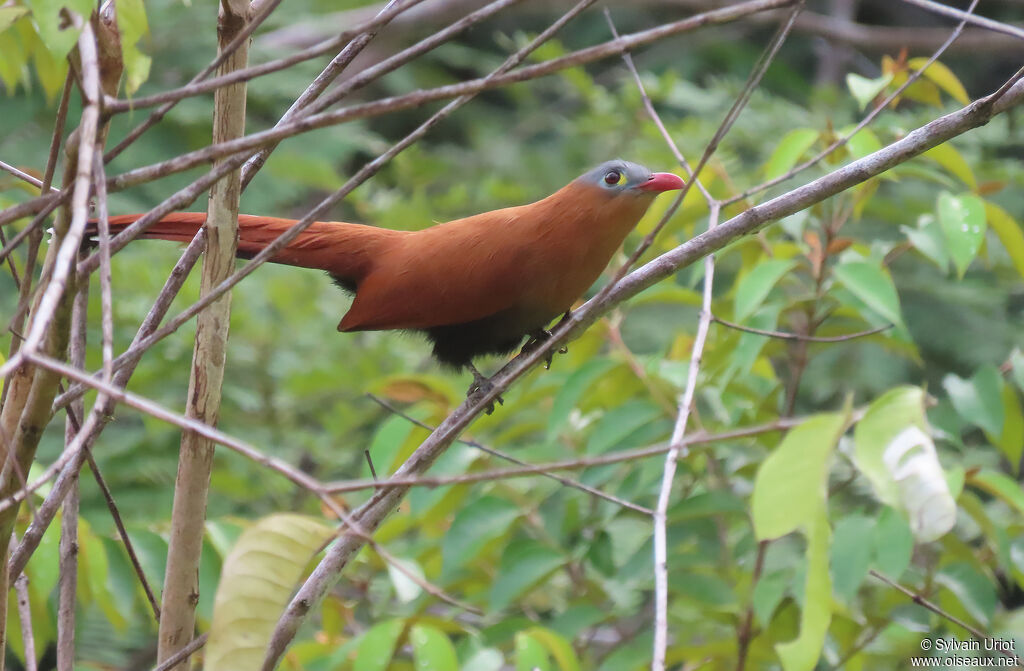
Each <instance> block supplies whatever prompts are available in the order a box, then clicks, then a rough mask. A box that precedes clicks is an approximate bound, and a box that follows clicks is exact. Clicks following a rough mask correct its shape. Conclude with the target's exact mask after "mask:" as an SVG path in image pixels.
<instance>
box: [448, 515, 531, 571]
mask: <svg viewBox="0 0 1024 671" xmlns="http://www.w3.org/2000/svg"><path fill="white" fill-rule="evenodd" d="M522 514H523V512H522V510H521V509H520V508H519V506H517V505H516V504H515V503H512V502H511V501H508V500H506V499H499V498H497V497H493V496H483V497H481V498H479V499H477V500H475V501H472V502H470V503H467V504H465V505H463V507H462V508H461V509H460V510H459V512H458V513H457V514H456V515H455V519H454V520H453V521H452V525H451V527H450V528H449V529H448V532H447V533H446V534H445V535H444V540H443V541H441V558H442V562H443V566H444V569H443V571H442V576H443V578H444V579H445V580H449V579H451V577H452V576H454V575H455V574H456V572H457V571H458V570H459V569H460V568H462V567H463V566H465V565H466V563H467V562H470V561H472V560H473V559H475V558H476V556H477V555H478V554H479V553H480V550H481V549H483V547H484V545H486V544H487V543H489V542H490V541H492V540H494V539H495V538H498V537H500V536H502V535H503V534H504V533H505V532H506V531H508V528H509V527H510V526H511V525H512V522H514V521H515V520H516V519H517V518H518V517H519V516H520V515H522Z"/></svg>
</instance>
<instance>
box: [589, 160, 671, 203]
mask: <svg viewBox="0 0 1024 671" xmlns="http://www.w3.org/2000/svg"><path fill="white" fill-rule="evenodd" d="M576 181H577V182H581V183H583V184H589V185H591V186H596V187H597V188H599V189H602V190H603V191H605V192H606V193H607V194H608V195H609V196H617V195H619V194H627V193H628V194H631V195H636V196H654V195H657V194H658V193H660V192H662V191H672V190H674V189H681V188H683V180H682V179H680V178H679V177H677V176H676V175H673V174H672V173H668V172H651V171H650V170H648V169H647V168H645V167H644V166H642V165H640V164H639V163H631V162H629V161H623V160H622V159H615V160H612V161H605V162H604V163H602V164H601V165H599V166H597V167H596V168H594V169H593V170H590V171H588V172H585V173H583V175H581V176H580V177H578V178H577V179H576Z"/></svg>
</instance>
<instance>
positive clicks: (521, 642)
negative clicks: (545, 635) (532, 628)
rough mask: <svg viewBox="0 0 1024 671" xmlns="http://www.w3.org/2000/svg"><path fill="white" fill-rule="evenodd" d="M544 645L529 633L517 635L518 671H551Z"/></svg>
mask: <svg viewBox="0 0 1024 671" xmlns="http://www.w3.org/2000/svg"><path fill="white" fill-rule="evenodd" d="M550 669H551V665H550V663H549V662H548V653H547V650H546V649H545V648H544V645H543V644H542V643H541V642H540V641H538V640H537V639H536V638H534V637H533V635H532V634H529V633H527V632H522V631H521V632H519V633H518V634H516V671H538V670H539V671H550Z"/></svg>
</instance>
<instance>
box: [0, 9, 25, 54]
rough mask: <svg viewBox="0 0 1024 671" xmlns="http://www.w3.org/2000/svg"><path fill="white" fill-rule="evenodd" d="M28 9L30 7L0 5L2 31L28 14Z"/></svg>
mask: <svg viewBox="0 0 1024 671" xmlns="http://www.w3.org/2000/svg"><path fill="white" fill-rule="evenodd" d="M28 11H29V10H28V7H0V33H2V32H3V31H5V30H7V29H8V28H10V27H11V26H12V25H14V22H15V21H17V20H18V19H20V18H21V17H23V16H25V15H26V14H28ZM4 56H5V57H6V56H7V54H6V53H5V54H4Z"/></svg>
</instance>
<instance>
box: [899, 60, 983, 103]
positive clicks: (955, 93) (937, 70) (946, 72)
mask: <svg viewBox="0 0 1024 671" xmlns="http://www.w3.org/2000/svg"><path fill="white" fill-rule="evenodd" d="M927 62H928V59H927V58H924V57H919V58H911V59H908V60H907V67H908V68H911V69H913V70H920V69H921V68H922V67H924V66H925V64H926V63H927ZM921 74H922V76H923V77H925V78H927V79H929V80H931V81H932V82H933V83H934V84H935V85H936V86H938V87H939V88H940V89H942V90H943V91H945V92H946V93H948V94H949V95H950V97H951V98H953V100H955V101H957V102H958V103H960V104H961V105H968V104H970V102H971V99H970V98H969V97H968V96H967V90H966V89H964V85H963V84H961V83H960V80H959V79H957V77H956V75H954V74H953V71H952V70H950V69H949V68H947V67H946V66H945V65H943V64H942V63H940V62H938V61H935V62H934V63H932V64H931V65H929V66H928V69H927V70H925V71H924V72H923V73H921Z"/></svg>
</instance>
